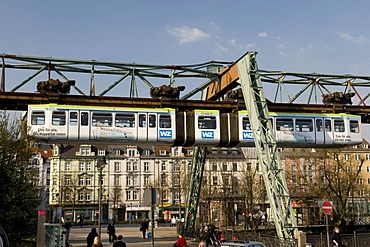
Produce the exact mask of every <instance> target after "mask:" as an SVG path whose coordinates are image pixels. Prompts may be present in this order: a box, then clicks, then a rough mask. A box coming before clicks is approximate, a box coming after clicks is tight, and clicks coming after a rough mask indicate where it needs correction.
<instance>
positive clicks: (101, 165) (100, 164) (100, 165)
mask: <svg viewBox="0 0 370 247" xmlns="http://www.w3.org/2000/svg"><path fill="white" fill-rule="evenodd" d="M106 164H107V162H106V160H105V156H103V157H102V158H99V159H98V161H97V163H96V168H97V169H98V171H99V210H98V214H99V215H98V229H99V239H101V215H102V213H101V212H102V196H103V169H104V168H105V165H106Z"/></svg>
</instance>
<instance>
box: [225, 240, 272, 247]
mask: <svg viewBox="0 0 370 247" xmlns="http://www.w3.org/2000/svg"><path fill="white" fill-rule="evenodd" d="M220 246H221V247H234V246H242V247H266V245H264V244H263V243H261V242H255V241H241V240H227V241H226V242H223V243H221V245H220Z"/></svg>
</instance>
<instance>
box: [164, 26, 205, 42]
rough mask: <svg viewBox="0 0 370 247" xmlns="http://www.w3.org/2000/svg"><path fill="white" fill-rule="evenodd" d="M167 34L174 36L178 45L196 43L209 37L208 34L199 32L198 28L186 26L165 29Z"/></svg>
mask: <svg viewBox="0 0 370 247" xmlns="http://www.w3.org/2000/svg"><path fill="white" fill-rule="evenodd" d="M167 32H169V33H170V34H172V35H174V36H175V37H176V39H177V40H178V41H179V43H180V45H182V44H185V43H193V42H197V41H199V40H202V39H207V38H209V37H210V35H209V34H207V33H205V32H203V31H202V30H199V29H198V28H189V27H187V26H184V27H173V28H169V29H167Z"/></svg>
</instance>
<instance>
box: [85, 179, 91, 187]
mask: <svg viewBox="0 0 370 247" xmlns="http://www.w3.org/2000/svg"><path fill="white" fill-rule="evenodd" d="M86 185H87V186H89V185H91V178H86Z"/></svg>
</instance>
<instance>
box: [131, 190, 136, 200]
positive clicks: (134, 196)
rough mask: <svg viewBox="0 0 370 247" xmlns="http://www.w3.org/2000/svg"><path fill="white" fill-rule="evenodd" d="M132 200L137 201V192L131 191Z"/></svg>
mask: <svg viewBox="0 0 370 247" xmlns="http://www.w3.org/2000/svg"><path fill="white" fill-rule="evenodd" d="M132 199H133V200H137V191H132Z"/></svg>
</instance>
